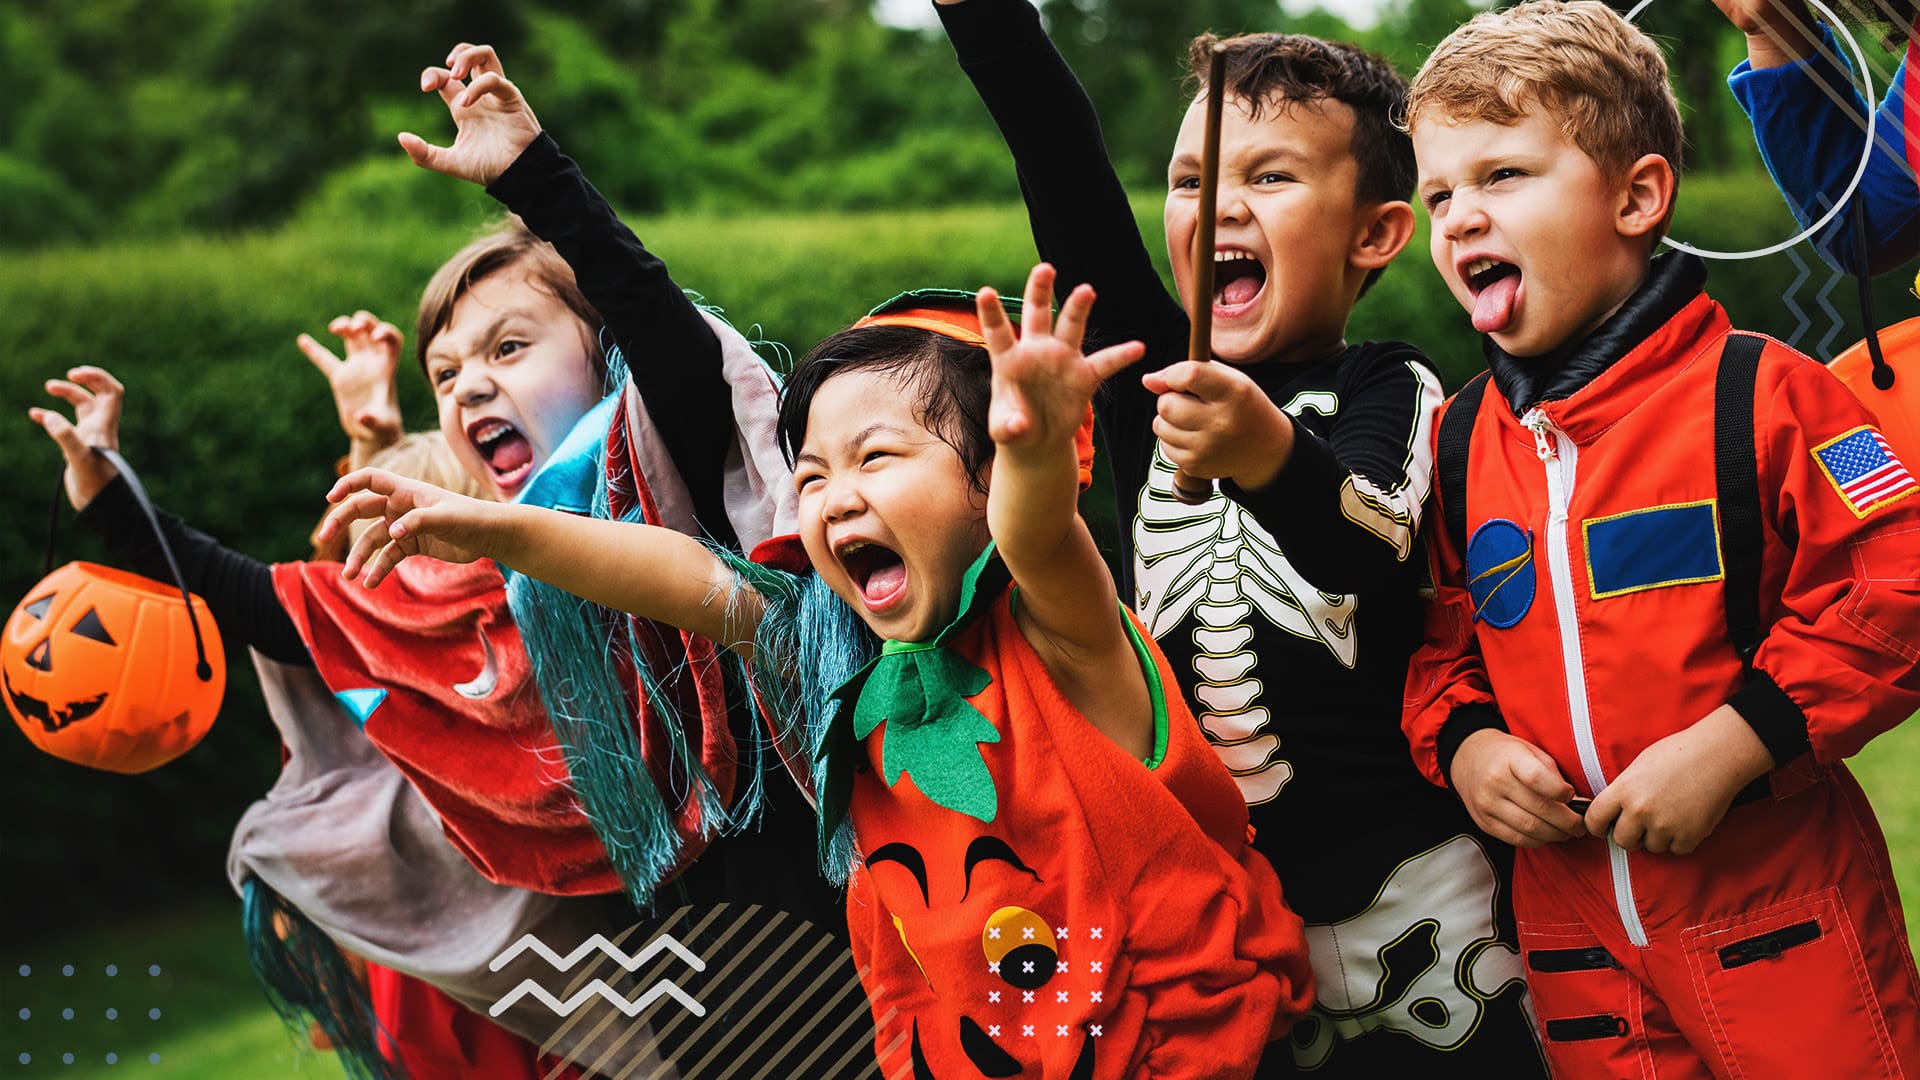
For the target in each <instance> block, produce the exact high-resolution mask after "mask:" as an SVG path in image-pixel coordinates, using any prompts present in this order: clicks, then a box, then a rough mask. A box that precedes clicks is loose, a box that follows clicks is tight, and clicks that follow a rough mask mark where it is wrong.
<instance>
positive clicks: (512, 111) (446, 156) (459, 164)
mask: <svg viewBox="0 0 1920 1080" xmlns="http://www.w3.org/2000/svg"><path fill="white" fill-rule="evenodd" d="M463 80H464V81H463ZM420 91H421V93H433V92H436V91H437V92H438V93H439V94H440V99H441V100H442V101H445V102H446V103H447V112H448V113H449V114H451V115H452V117H453V124H454V127H455V128H456V129H457V133H456V134H455V135H454V139H453V145H452V146H435V145H433V144H432V143H429V142H428V141H427V140H425V139H423V138H421V137H420V136H418V135H415V134H414V133H413V132H411V131H403V132H401V133H400V148H401V149H403V150H405V151H406V152H407V156H408V157H410V158H412V159H413V163H414V164H415V165H418V166H420V167H421V168H424V169H432V170H433V171H434V172H438V173H445V174H447V175H448V176H452V177H457V178H458V179H461V180H470V181H472V182H473V183H476V184H479V185H481V186H482V187H485V186H486V185H488V184H491V183H493V182H494V181H495V180H497V179H499V177H500V174H501V173H503V172H505V171H507V166H509V165H511V164H513V162H514V159H515V158H517V157H519V156H520V153H521V151H523V150H525V149H526V148H527V147H528V146H531V145H532V144H533V140H534V139H535V138H538V137H539V135H540V121H539V120H538V119H536V118H535V117H534V115H533V107H532V106H530V105H528V104H527V99H526V98H524V97H522V96H521V95H520V90H519V88H518V87H516V86H514V85H513V83H511V82H509V81H507V76H506V73H505V72H504V71H502V70H501V68H500V57H499V56H498V55H496V54H495V53H494V51H493V46H491V45H469V44H466V43H465V42H462V43H461V44H459V45H455V46H454V47H453V51H452V52H450V53H448V54H447V66H446V67H430V68H428V69H426V70H425V71H422V72H421V73H420Z"/></svg>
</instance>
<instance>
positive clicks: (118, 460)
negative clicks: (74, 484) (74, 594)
mask: <svg viewBox="0 0 1920 1080" xmlns="http://www.w3.org/2000/svg"><path fill="white" fill-rule="evenodd" d="M93 452H94V453H96V454H98V455H100V456H101V457H103V458H106V459H107V463H108V464H109V465H112V466H113V467H114V468H115V469H118V470H119V472H120V475H121V476H123V477H125V478H126V480H127V490H128V491H131V492H132V493H133V501H134V502H137V503H139V504H140V511H141V513H143V514H145V515H146V518H147V524H148V525H151V526H152V527H153V538H154V539H156V540H158V541H160V554H162V555H165V556H166V557H167V569H168V570H170V571H172V572H173V583H174V584H175V585H176V586H178V587H179V589H180V601H181V602H182V603H184V604H186V605H187V625H189V626H191V627H193V651H194V655H195V656H196V657H197V659H198V662H197V663H196V664H195V665H194V669H193V673H194V674H195V675H198V676H199V677H200V681H201V682H210V681H212V679H213V665H212V664H209V663H207V643H206V639H205V638H203V637H201V635H200V617H199V616H198V615H195V614H194V611H193V596H192V594H191V593H189V592H188V591H187V578H186V575H185V574H182V573H181V572H180V563H179V562H178V560H176V559H174V557H173V545H172V544H169V543H167V534H166V532H165V530H163V529H161V528H160V515H159V514H157V513H155V512H154V509H153V500H151V499H149V498H147V488H146V485H144V484H142V483H141V482H140V477H139V476H138V475H137V474H135V473H134V471H133V466H131V465H129V464H127V459H126V458H123V457H121V456H120V454H119V452H118V451H114V450H109V449H107V448H106V447H104V446H96V447H93ZM65 482H66V470H65V469H62V470H61V475H60V478H59V479H57V480H55V481H54V488H53V509H52V512H51V513H49V514H48V515H47V550H46V558H45V560H44V561H43V563H42V568H41V571H40V573H41V575H42V576H45V575H47V574H51V573H53V549H54V540H55V537H56V536H57V535H58V533H59V531H60V504H61V503H63V502H65V501H66V490H65Z"/></svg>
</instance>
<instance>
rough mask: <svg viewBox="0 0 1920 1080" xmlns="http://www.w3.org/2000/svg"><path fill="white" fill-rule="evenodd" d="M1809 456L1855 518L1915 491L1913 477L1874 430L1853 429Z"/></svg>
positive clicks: (1816, 448) (1867, 428)
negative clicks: (1818, 463) (1824, 474)
mask: <svg viewBox="0 0 1920 1080" xmlns="http://www.w3.org/2000/svg"><path fill="white" fill-rule="evenodd" d="M1813 456H1814V459H1815V460H1816V461H1818V462H1820V467H1821V468H1822V469H1824V470H1826V473H1827V479H1828V480H1830V481H1832V482H1833V489H1834V490H1835V491H1837V492H1839V493H1840V498H1841V500H1842V501H1844V502H1845V503H1846V504H1847V507H1848V508H1849V509H1851V510H1852V511H1853V512H1854V514H1855V516H1857V517H1866V516H1867V515H1868V514H1869V513H1871V512H1872V511H1874V510H1876V509H1878V508H1879V507H1882V506H1885V505H1887V504H1888V503H1890V502H1893V501H1894V500H1896V499H1903V498H1906V497H1907V496H1908V495H1911V494H1913V492H1914V490H1915V484H1914V479H1913V474H1912V473H1909V472H1908V471H1907V467H1906V466H1905V465H1902V464H1900V459H1899V458H1897V457H1894V456H1893V448H1892V447H1890V446H1888V445H1887V440H1886V439H1885V438H1884V437H1882V436H1881V434H1880V432H1879V430H1878V429H1876V428H1873V427H1864V426H1863V427H1857V428H1854V429H1853V430H1852V431H1849V432H1847V433H1846V434H1845V435H1842V436H1840V437H1839V438H1837V439H1833V440H1831V441H1829V442H1826V443H1824V444H1822V445H1820V446H1816V447H1814V450H1813Z"/></svg>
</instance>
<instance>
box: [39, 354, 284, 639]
mask: <svg viewBox="0 0 1920 1080" xmlns="http://www.w3.org/2000/svg"><path fill="white" fill-rule="evenodd" d="M46 389H47V392H48V393H49V394H52V395H53V396H54V397H57V398H59V399H60V400H62V401H65V402H67V403H68V404H69V405H72V406H73V409H74V418H73V419H72V420H71V421H69V420H68V419H67V418H66V417H65V416H64V415H62V414H61V413H59V412H56V411H54V410H52V409H39V408H35V409H29V410H28V415H29V416H31V417H32V418H33V421H34V423H36V424H39V425H40V427H41V429H42V430H44V431H45V432H46V433H47V437H48V438H50V439H52V440H53V441H54V444H55V445H56V446H58V447H59V448H60V453H61V456H63V457H64V458H66V463H67V470H66V480H65V483H66V490H67V500H68V502H70V503H71V504H72V505H73V508H74V509H75V510H78V511H80V524H81V527H82V528H85V529H87V530H88V531H89V532H92V533H93V534H95V535H97V536H99V537H101V538H102V539H104V540H105V541H106V542H107V543H108V545H110V546H111V548H112V549H113V551H114V554H115V557H116V558H117V559H119V560H121V561H123V562H125V564H126V565H127V566H129V567H131V568H132V569H133V570H134V571H135V572H137V573H141V574H145V575H146V576H148V577H151V578H155V579H157V580H161V581H170V580H172V577H173V572H172V570H171V569H169V568H168V566H167V561H166V557H165V556H164V555H163V554H162V553H161V549H160V542H159V540H158V539H156V538H155V537H154V535H153V527H152V526H151V525H149V524H148V523H147V519H146V515H145V514H144V513H143V512H142V511H141V509H140V504H139V503H138V502H137V501H136V500H135V499H134V495H133V491H132V489H131V488H129V487H128V486H127V482H126V480H125V478H124V477H121V476H120V474H119V471H118V470H116V469H115V468H114V467H113V466H112V465H111V464H109V463H108V462H107V459H106V458H104V457H101V456H100V455H99V454H96V453H94V452H93V448H94V447H96V446H97V447H101V448H103V449H107V450H118V449H119V448H120V408H121V402H122V400H123V398H124V396H125V393H126V391H125V389H124V388H123V387H122V386H121V385H120V381H119V380H118V379H116V378H114V377H113V376H112V375H111V374H110V373H108V372H107V371H105V370H103V369H101V368H97V367H77V368H74V369H73V370H71V371H69V372H67V377H66V378H65V379H50V380H48V381H47V384H46ZM155 516H156V517H158V518H159V520H160V531H161V532H162V533H164V534H165V535H166V538H167V543H168V545H169V546H170V547H172V549H173V554H174V558H175V559H176V560H177V561H178V562H179V564H180V573H181V575H182V576H183V577H185V578H186V584H187V588H188V589H189V590H190V591H192V592H193V593H194V594H195V595H197V596H199V597H200V598H201V599H202V600H205V601H206V602H207V610H209V611H211V612H212V613H213V617H214V619H215V620H217V621H218V622H219V624H220V629H221V633H222V634H223V635H224V636H225V637H226V638H227V640H229V641H238V642H242V643H244V644H246V645H249V646H252V647H253V648H255V649H257V650H259V651H260V654H261V655H262V656H265V657H267V658H268V659H272V660H278V661H280V662H282V663H287V664H301V665H308V666H310V665H312V663H313V659H312V657H311V656H310V655H309V654H308V652H307V646H306V643H305V642H303V641H302V640H301V639H300V632H299V630H298V629H296V628H295V627H294V625H293V620H292V619H290V618H288V617H287V612H286V609H285V608H283V607H281V606H280V600H279V597H278V596H277V595H276V594H275V593H274V591H273V571H272V570H271V568H269V567H268V566H267V564H265V563H263V562H260V561H259V560H257V559H253V558H250V557H248V556H246V555H243V554H241V553H239V552H237V551H233V550H231V549H229V548H226V547H224V546H222V545H221V543H220V542H219V541H218V540H216V539H214V538H213V537H211V536H208V535H207V534H205V533H203V532H200V531H198V530H196V529H194V528H191V527H190V526H188V525H187V524H186V523H185V522H183V521H181V520H180V519H179V518H177V517H175V516H173V515H172V514H169V513H167V512H166V511H165V510H160V509H158V508H155Z"/></svg>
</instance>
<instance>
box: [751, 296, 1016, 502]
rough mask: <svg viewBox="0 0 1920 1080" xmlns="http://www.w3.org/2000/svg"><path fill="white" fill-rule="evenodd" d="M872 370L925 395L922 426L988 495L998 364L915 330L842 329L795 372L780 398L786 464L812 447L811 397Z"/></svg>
mask: <svg viewBox="0 0 1920 1080" xmlns="http://www.w3.org/2000/svg"><path fill="white" fill-rule="evenodd" d="M856 371H871V372H877V373H880V374H885V375H891V376H893V377H894V378H896V379H898V380H899V382H900V384H901V385H902V386H905V387H909V388H911V390H912V391H913V392H914V393H916V394H917V395H918V396H919V401H918V402H916V403H915V406H916V412H917V415H918V416H919V418H920V422H921V423H922V424H925V425H926V426H927V430H928V431H931V432H933V434H934V435H935V436H936V437H937V438H939V440H940V441H941V442H944V443H946V444H947V445H948V446H951V447H953V449H954V452H955V453H958V454H959V455H960V463H961V465H963V466H964V467H965V468H966V470H967V482H968V483H969V484H970V485H972V487H973V489H974V490H975V491H979V492H982V493H985V491H986V490H987V466H989V465H990V464H992V462H993V450H994V445H993V436H992V435H991V434H989V433H988V431H987V405H988V403H989V401H990V400H991V398H992V381H991V380H992V371H993V368H992V362H991V360H990V359H989V358H988V356H987V350H985V349H983V348H981V347H980V346H978V345H969V344H967V343H966V342H964V341H959V340H956V339H954V338H950V337H947V336H946V335H944V334H936V333H934V332H932V331H930V330H920V329H917V328H914V327H910V326H864V327H858V328H855V329H851V330H842V331H840V332H839V333H837V334H835V335H833V336H832V337H830V338H828V339H826V340H825V341H822V342H821V343H820V344H818V345H815V346H814V347H813V349H812V350H811V351H809V352H808V353H807V355H806V356H803V357H801V358H800V362H799V363H798V364H795V365H794V368H793V375H792V376H791V377H789V378H788V379H787V385H786V389H785V390H784V391H783V392H782V393H781V395H780V422H779V433H780V449H781V451H782V452H783V453H785V454H786V456H787V464H789V465H791V464H793V459H794V458H795V457H796V456H797V455H798V454H799V453H800V447H801V446H802V445H804V444H805V443H806V441H807V413H808V412H809V410H811V409H812V408H813V396H814V395H815V394H817V393H819V392H820V387H821V386H823V385H825V384H826V381H827V380H828V379H831V378H833V377H834V376H836V375H846V374H850V373H852V372H856Z"/></svg>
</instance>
